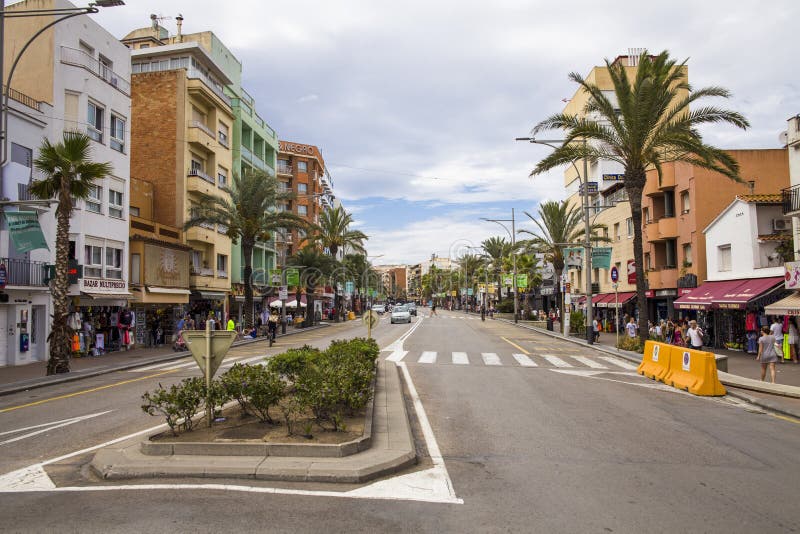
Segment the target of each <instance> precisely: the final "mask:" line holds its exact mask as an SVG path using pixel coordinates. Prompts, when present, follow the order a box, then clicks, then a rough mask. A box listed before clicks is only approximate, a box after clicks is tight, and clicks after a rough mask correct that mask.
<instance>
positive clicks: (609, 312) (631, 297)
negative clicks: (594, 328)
mask: <svg viewBox="0 0 800 534" xmlns="http://www.w3.org/2000/svg"><path fill="white" fill-rule="evenodd" d="M592 306H593V307H594V313H595V317H597V318H598V319H600V322H601V323H602V325H603V331H605V332H613V331H614V323H615V322H617V323H619V325H620V327H624V324H623V323H624V322H625V317H630V316H631V315H633V316H635V317H637V316H638V314H636V293H635V292H633V291H623V292H619V293H600V294H598V295H594V296H593V297H592ZM617 309H619V313H617Z"/></svg>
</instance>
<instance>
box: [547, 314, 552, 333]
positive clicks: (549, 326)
mask: <svg viewBox="0 0 800 534" xmlns="http://www.w3.org/2000/svg"><path fill="white" fill-rule="evenodd" d="M547 329H548V330H550V331H551V332H552V331H553V318H552V317H548V318H547Z"/></svg>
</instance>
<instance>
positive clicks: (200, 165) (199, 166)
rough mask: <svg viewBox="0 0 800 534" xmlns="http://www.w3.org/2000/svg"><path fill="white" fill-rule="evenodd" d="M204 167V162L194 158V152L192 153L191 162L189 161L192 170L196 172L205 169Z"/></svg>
mask: <svg viewBox="0 0 800 534" xmlns="http://www.w3.org/2000/svg"><path fill="white" fill-rule="evenodd" d="M205 167H206V164H205V162H204V161H203V160H201V159H196V158H195V157H194V154H193V155H192V163H191V169H192V171H194V172H197V171H200V172H203V169H205Z"/></svg>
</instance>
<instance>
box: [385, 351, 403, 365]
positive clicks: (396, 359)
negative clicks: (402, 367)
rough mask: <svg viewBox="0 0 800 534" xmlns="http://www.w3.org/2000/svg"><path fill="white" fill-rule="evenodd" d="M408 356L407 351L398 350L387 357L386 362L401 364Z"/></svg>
mask: <svg viewBox="0 0 800 534" xmlns="http://www.w3.org/2000/svg"><path fill="white" fill-rule="evenodd" d="M406 354H408V351H407V350H396V351H394V352H393V353H391V354H390V355H389V356H387V357H386V361H390V362H399V361H401V360H402V359H403V358H405V357H406Z"/></svg>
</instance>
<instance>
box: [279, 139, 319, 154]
mask: <svg viewBox="0 0 800 534" xmlns="http://www.w3.org/2000/svg"><path fill="white" fill-rule="evenodd" d="M279 145H280V146H279V149H280V151H281V152H293V153H295V154H303V155H308V156H313V155H314V147H312V146H310V145H301V144H299V143H287V142H286V141H280V143H279Z"/></svg>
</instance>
